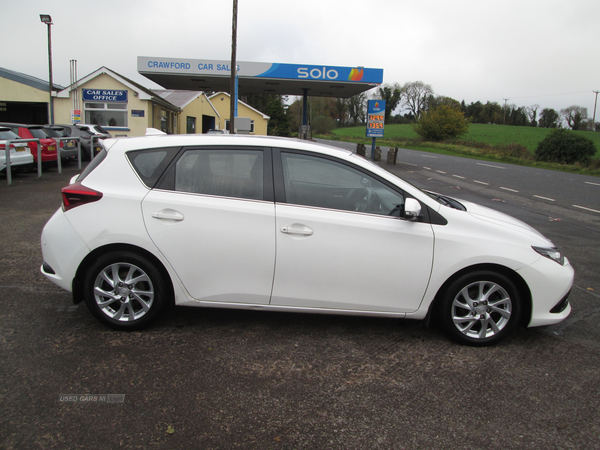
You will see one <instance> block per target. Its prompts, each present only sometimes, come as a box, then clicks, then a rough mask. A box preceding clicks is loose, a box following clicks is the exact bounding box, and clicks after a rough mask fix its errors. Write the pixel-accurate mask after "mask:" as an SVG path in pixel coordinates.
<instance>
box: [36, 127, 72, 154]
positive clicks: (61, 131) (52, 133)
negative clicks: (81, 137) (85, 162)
mask: <svg viewBox="0 0 600 450" xmlns="http://www.w3.org/2000/svg"><path fill="white" fill-rule="evenodd" d="M44 131H45V132H46V134H47V135H48V136H49V137H51V138H64V137H68V136H69V135H68V134H66V130H65V127H62V126H60V125H45V126H44ZM56 142H57V143H58V148H60V157H61V159H62V160H63V161H77V142H75V141H74V140H56Z"/></svg>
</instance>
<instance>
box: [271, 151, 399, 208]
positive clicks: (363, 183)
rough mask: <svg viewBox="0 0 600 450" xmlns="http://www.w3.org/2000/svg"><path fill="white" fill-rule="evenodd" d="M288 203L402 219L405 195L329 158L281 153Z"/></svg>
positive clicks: (372, 177)
mask: <svg viewBox="0 0 600 450" xmlns="http://www.w3.org/2000/svg"><path fill="white" fill-rule="evenodd" d="M281 162H282V168H283V183H284V187H285V199H286V202H287V203H293V204H296V205H304V206H314V207H320V208H329V209H339V210H344V211H357V212H366V213H371V214H381V215H390V216H402V214H403V209H404V208H403V206H404V195H403V194H402V193H401V192H399V191H397V190H395V189H393V188H391V187H390V186H388V185H386V184H384V183H382V182H381V181H379V180H378V179H376V178H375V177H374V176H371V175H369V174H367V173H365V172H363V171H361V170H358V169H356V168H354V167H352V166H350V165H347V164H344V163H341V162H338V161H334V160H331V159H328V158H322V157H316V156H310V155H305V154H296V153H286V152H282V153H281Z"/></svg>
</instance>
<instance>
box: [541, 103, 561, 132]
mask: <svg viewBox="0 0 600 450" xmlns="http://www.w3.org/2000/svg"><path fill="white" fill-rule="evenodd" d="M558 119H559V116H558V113H557V112H556V110H554V109H552V108H544V109H543V110H542V112H541V114H540V127H542V128H556V127H558Z"/></svg>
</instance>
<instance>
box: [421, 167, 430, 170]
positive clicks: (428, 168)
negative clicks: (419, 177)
mask: <svg viewBox="0 0 600 450" xmlns="http://www.w3.org/2000/svg"><path fill="white" fill-rule="evenodd" d="M423 169H427V170H431V167H425V166H423Z"/></svg>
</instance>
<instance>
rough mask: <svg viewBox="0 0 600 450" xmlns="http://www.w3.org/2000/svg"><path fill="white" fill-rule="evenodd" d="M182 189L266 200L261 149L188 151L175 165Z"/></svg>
mask: <svg viewBox="0 0 600 450" xmlns="http://www.w3.org/2000/svg"><path fill="white" fill-rule="evenodd" d="M174 169H175V174H174V189H175V190H176V191H180V192H191V193H195V194H205V195H216V196H220V197H234V198H244V199H251V200H263V199H264V198H265V195H264V181H263V180H264V155H263V152H262V150H234V149H231V150H217V149H215V150H188V151H186V152H185V153H184V154H183V155H182V156H181V158H179V159H178V160H177V163H176V164H175V166H174Z"/></svg>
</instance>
